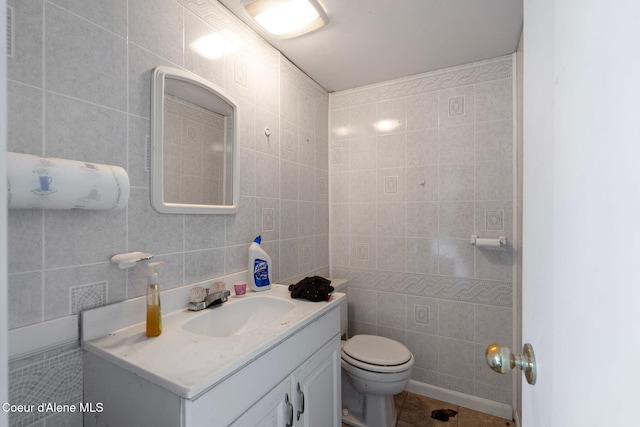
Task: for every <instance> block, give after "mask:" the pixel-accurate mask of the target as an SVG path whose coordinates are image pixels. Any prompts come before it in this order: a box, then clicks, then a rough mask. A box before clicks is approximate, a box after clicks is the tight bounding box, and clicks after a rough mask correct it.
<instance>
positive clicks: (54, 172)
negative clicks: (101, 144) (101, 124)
mask: <svg viewBox="0 0 640 427" xmlns="http://www.w3.org/2000/svg"><path fill="white" fill-rule="evenodd" d="M129 187H130V184H129V175H127V171H125V170H124V169H122V168H121V167H119V166H111V165H101V164H97V163H91V162H82V161H76V160H67V159H54V158H45V157H38V156H33V155H30V154H19V153H7V188H8V202H9V203H8V205H9V208H10V209H88V210H111V209H122V208H123V207H125V206H126V204H127V201H128V200H129Z"/></svg>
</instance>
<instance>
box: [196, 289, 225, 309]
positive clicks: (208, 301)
mask: <svg viewBox="0 0 640 427" xmlns="http://www.w3.org/2000/svg"><path fill="white" fill-rule="evenodd" d="M204 291H205V292H206V294H207V295H206V296H205V297H204V300H202V301H197V302H190V303H189V305H188V306H187V308H188V309H189V310H191V311H200V310H204V309H205V308H207V307H210V306H216V305H220V304H222V303H223V302H225V301H227V299H228V298H229V295H231V292H229V291H218V292H211V293H209V289H205V290H204Z"/></svg>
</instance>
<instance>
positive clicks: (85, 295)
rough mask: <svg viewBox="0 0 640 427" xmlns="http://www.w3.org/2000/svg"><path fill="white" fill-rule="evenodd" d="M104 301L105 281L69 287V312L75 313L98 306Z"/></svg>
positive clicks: (105, 296)
mask: <svg viewBox="0 0 640 427" xmlns="http://www.w3.org/2000/svg"><path fill="white" fill-rule="evenodd" d="M106 303H107V282H98V283H90V284H88V285H79V286H72V287H70V288H69V314H77V313H80V312H81V311H82V310H88V309H90V308H94V307H100V306H103V305H105V304H106Z"/></svg>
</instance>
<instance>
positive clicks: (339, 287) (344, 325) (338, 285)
mask: <svg viewBox="0 0 640 427" xmlns="http://www.w3.org/2000/svg"><path fill="white" fill-rule="evenodd" d="M329 280H331V286H333V289H334V291H335V292H341V293H344V294H346V292H347V284H348V283H349V281H348V280H345V279H333V278H329ZM347 307H348V301H347V298H344V299H343V300H342V302H341V303H340V336H341V337H343V338H346V334H347V329H348V327H349V315H348V313H347Z"/></svg>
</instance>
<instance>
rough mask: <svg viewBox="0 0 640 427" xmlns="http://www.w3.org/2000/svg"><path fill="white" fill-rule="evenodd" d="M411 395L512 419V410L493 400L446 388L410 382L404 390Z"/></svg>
mask: <svg viewBox="0 0 640 427" xmlns="http://www.w3.org/2000/svg"><path fill="white" fill-rule="evenodd" d="M406 390H407V391H410V392H411V393H415V394H419V395H421V396H425V397H429V398H431V399H437V400H442V401H444V402H447V403H451V404H452V405H458V406H463V407H465V408H468V409H473V410H474V411H478V412H483V413H485V414H489V415H494V416H496V417H500V418H504V419H505V420H511V419H513V415H514V412H513V409H512V408H511V406H509V405H505V404H504V403H499V402H494V401H493V400H487V399H483V398H481V397H477V396H471V395H469V394H465V393H460V392H458V391H454V390H449V389H447V388H442V387H438V386H435V385H431V384H426V383H423V382H420V381H415V380H410V381H409V385H408V386H407V388H406Z"/></svg>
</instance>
